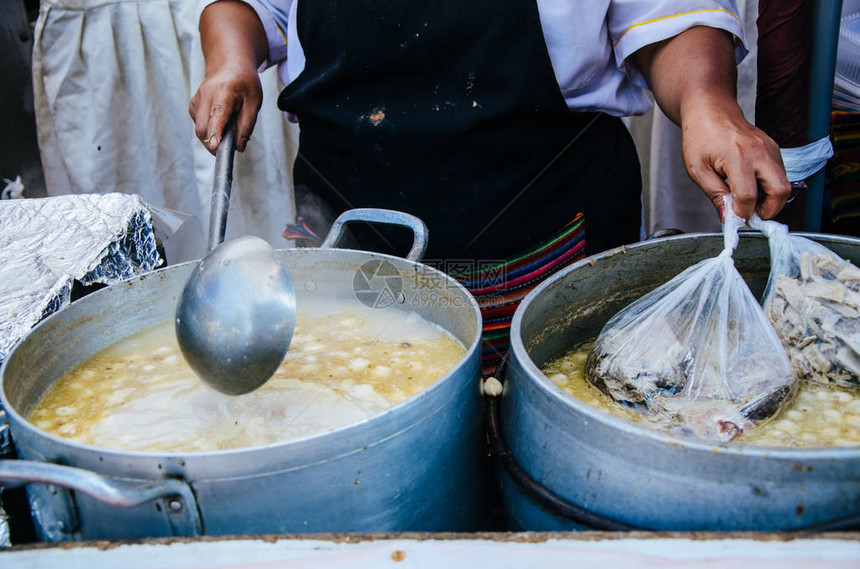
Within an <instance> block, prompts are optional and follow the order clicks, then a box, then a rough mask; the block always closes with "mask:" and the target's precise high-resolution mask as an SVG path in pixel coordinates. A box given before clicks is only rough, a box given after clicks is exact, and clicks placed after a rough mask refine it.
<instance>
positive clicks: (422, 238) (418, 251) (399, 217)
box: [320, 207, 429, 261]
mask: <svg viewBox="0 0 860 569" xmlns="http://www.w3.org/2000/svg"><path fill="white" fill-rule="evenodd" d="M359 221H363V222H366V223H383V224H387V225H399V226H402V227H405V228H407V229H411V230H412V236H413V241H412V248H411V249H410V250H409V253H407V254H406V260H408V261H419V260H421V258H422V257H423V256H424V251H426V250H427V237H428V234H429V232H428V231H427V226H426V225H425V224H424V222H423V221H421V219H419V218H417V217H415V216H414V215H411V214H408V213H404V212H402V211H395V210H392V209H378V208H372V207H368V208H356V209H350V210H347V211H345V212H343V213H342V214H340V215H339V216H338V218H337V219H335V220H334V223H333V224H332V226H331V229H330V230H329V232H328V235H326V238H325V241H323V242H322V245H320V247H321V248H331V247H334V246H335V244H336V243H337V242H338V240H339V239H340V237H341V235H343V230H344V226H345V225H346V224H348V223H355V222H359Z"/></svg>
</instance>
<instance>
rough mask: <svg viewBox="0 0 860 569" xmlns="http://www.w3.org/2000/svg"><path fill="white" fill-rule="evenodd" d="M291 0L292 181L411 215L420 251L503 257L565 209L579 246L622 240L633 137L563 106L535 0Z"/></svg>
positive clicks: (544, 233)
mask: <svg viewBox="0 0 860 569" xmlns="http://www.w3.org/2000/svg"><path fill="white" fill-rule="evenodd" d="M298 1H299V4H298V6H297V18H296V19H297V21H296V26H297V33H298V37H299V41H300V42H301V45H302V48H303V50H304V53H305V56H306V60H307V62H306V65H305V69H304V70H303V71H302V72H301V73H300V74H299V76H298V77H296V79H295V80H294V81H292V82H291V83H290V85H289V86H287V88H286V89H284V91H283V92H282V93H281V95H280V98H279V100H278V106H279V107H280V108H281V109H283V110H285V111H289V112H292V113H294V114H295V115H297V116H298V117H299V125H300V141H299V155H298V157H297V158H296V162H295V170H294V183H295V185H296V187H297V192H301V193H304V192H310V193H311V194H312V195H314V196H319V197H321V198H322V199H323V200H324V201H325V202H327V203H328V204H329V205H330V206H331V207H332V208H333V209H334V210H335V213H338V212H341V211H344V210H346V209H350V208H354V207H382V208H389V209H396V210H400V211H406V212H409V213H412V214H414V215H416V216H418V217H420V218H421V219H423V220H424V222H425V223H426V224H427V226H428V228H429V230H430V239H429V248H428V251H427V254H426V255H425V258H427V259H483V260H491V259H505V258H507V257H510V256H512V255H514V254H516V253H517V252H519V251H522V250H524V249H527V248H528V247H529V246H530V245H533V244H534V243H536V242H539V241H541V240H543V239H546V238H547V237H549V236H551V235H553V234H554V233H556V232H557V231H559V230H560V229H561V228H562V227H563V226H564V225H565V224H567V223H568V222H570V221H571V220H572V219H573V218H574V216H575V215H576V214H577V213H578V212H583V213H584V215H585V226H586V250H587V251H588V253H589V254H591V253H595V252H598V251H601V250H604V249H607V248H609V247H614V246H617V245H620V244H623V243H631V242H634V241H637V240H638V237H639V224H640V211H641V205H640V197H639V195H640V191H641V179H640V174H639V162H638V160H637V158H636V152H635V148H634V146H633V142H632V140H631V138H630V136H629V134H628V132H627V129H626V128H625V127H624V125H623V124H622V122H621V121H620V119H617V118H613V117H609V116H607V115H604V114H601V113H584V112H583V113H580V112H571V111H570V110H569V109H568V107H567V105H566V103H565V101H564V98H563V96H562V94H561V91H560V89H559V86H558V83H557V81H556V78H555V75H554V72H553V69H552V64H551V62H550V58H549V54H548V52H547V48H546V44H545V41H544V37H543V32H542V29H541V25H540V19H539V15H538V10H537V4H536V2H535V0H492V1H488V0H470V1H468V2H454V1H449V2H426V1H423V2H419V1H416V0H372V1H371V0H368V1H363V2H356V1H354V0H350V1H342V0H298ZM306 219H313V217H312V216H310V217H309V216H307V215H306ZM314 229H315V230H316V231H318V232H319V231H323V232H324V231H325V228H320V227H315V228H314ZM375 235H376V233H375V232H366V233H365V234H363V235H362V236H360V237H357V240H358V242H359V244H360V245H362V246H363V247H364V246H366V248H369V249H375V250H379V249H382V248H384V247H383V244H382V243H381V242H379V243H368V241H374V240H376V237H375ZM392 238H393V237H392ZM382 241H386V242H390V239H388V238H384V239H382ZM393 252H397V251H393ZM404 252H405V250H401V251H399V253H400V254H402V253H404Z"/></svg>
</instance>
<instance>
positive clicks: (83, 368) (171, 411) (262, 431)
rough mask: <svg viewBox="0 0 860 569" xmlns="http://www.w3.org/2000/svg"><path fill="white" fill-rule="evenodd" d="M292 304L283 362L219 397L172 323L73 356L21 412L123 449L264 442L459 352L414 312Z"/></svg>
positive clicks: (353, 411)
mask: <svg viewBox="0 0 860 569" xmlns="http://www.w3.org/2000/svg"><path fill="white" fill-rule="evenodd" d="M301 308H302V310H301V312H300V313H299V314H298V315H297V319H296V327H295V332H294V334H293V339H292V342H291V344H290V349H289V351H288V352H287V356H286V358H285V360H284V362H283V363H282V364H281V366H280V368H279V369H278V371H277V372H276V373H275V375H274V376H273V377H272V378H271V379H269V380H268V381H267V382H266V383H265V384H264V385H263V386H262V387H260V388H259V389H257V390H256V391H253V392H251V393H249V394H246V395H241V396H229V395H224V394H221V393H218V392H216V391H214V390H212V389H211V388H209V387H208V386H206V385H205V384H204V383H203V382H202V381H201V380H200V379H198V377H197V376H196V375H195V374H194V372H193V371H192V370H191V368H190V367H189V366H188V365H187V364H186V362H185V359H184V358H183V356H182V353H181V352H180V349H179V345H178V343H177V341H176V336H175V333H174V324H173V321H172V320H171V321H168V322H164V323H162V324H159V325H156V326H154V327H152V328H149V329H146V330H143V331H141V332H139V333H137V334H135V335H133V336H131V337H129V338H126V339H124V340H122V341H120V342H118V343H116V344H114V345H113V346H110V347H108V348H106V349H105V350H102V351H101V352H99V353H97V354H95V355H94V356H93V357H91V358H89V359H88V360H86V361H84V362H82V363H81V364H80V365H78V366H77V367H75V368H74V369H73V370H71V371H70V372H69V373H68V374H66V375H65V376H64V377H62V378H61V379H60V380H59V381H57V382H55V384H54V385H53V386H52V387H51V388H50V389H49V390H48V392H47V393H46V394H45V395H44V396H43V397H42V399H41V401H40V402H39V404H38V405H37V406H36V408H35V409H34V411H33V412H32V413H31V414H30V417H29V420H30V422H31V423H33V424H34V425H35V426H36V427H38V428H40V429H42V430H44V431H47V432H49V433H52V434H54V435H57V436H60V437H64V438H67V439H71V440H74V441H77V442H80V443H84V444H89V445H95V446H100V447H108V448H114V449H122V450H129V451H142V452H147V451H152V452H180V451H181V452H187V451H211V450H221V449H232V448H241V447H248V446H262V445H269V444H274V443H281V442H285V441H289V440H293V439H298V438H303V437H306V436H311V435H316V434H320V433H324V432H327V431H331V430H334V429H337V428H339V427H343V426H346V425H350V424H354V423H357V422H359V421H363V420H365V419H368V418H370V417H373V416H374V415H377V414H379V413H380V412H382V411H384V410H386V409H388V408H389V407H392V406H393V405H395V404H397V403H400V402H401V401H404V400H405V399H407V398H409V397H411V396H413V395H416V394H418V393H420V392H422V391H424V390H425V389H427V388H428V387H430V386H431V385H432V384H433V383H435V382H436V381H437V380H438V379H439V378H441V377H442V376H443V375H445V374H446V373H448V372H449V371H450V370H451V369H453V368H454V367H455V366H456V365H457V363H458V362H459V361H460V360H461V359H462V358H463V356H464V355H465V353H466V350H465V349H464V348H463V346H462V345H461V344H460V343H459V342H458V341H457V340H455V339H454V338H453V337H452V336H451V335H450V334H448V333H447V332H445V331H443V330H442V329H441V328H439V327H437V326H435V325H434V324H432V323H430V322H428V321H426V320H424V319H423V318H421V317H420V316H418V315H417V314H415V313H407V312H404V311H401V310H395V309H393V308H389V309H384V310H373V309H370V308H366V307H364V306H361V305H359V304H357V303H354V302H346V301H338V302H326V303H325V304H322V303H319V304H312V303H304V304H303V305H302V307H301Z"/></svg>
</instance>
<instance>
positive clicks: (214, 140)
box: [209, 132, 219, 150]
mask: <svg viewBox="0 0 860 569" xmlns="http://www.w3.org/2000/svg"><path fill="white" fill-rule="evenodd" d="M218 142H219V139H218V137H217V136H215V133H214V132H213V133H212V136H210V137H209V148H211V149H212V150H215V149H216V148H218Z"/></svg>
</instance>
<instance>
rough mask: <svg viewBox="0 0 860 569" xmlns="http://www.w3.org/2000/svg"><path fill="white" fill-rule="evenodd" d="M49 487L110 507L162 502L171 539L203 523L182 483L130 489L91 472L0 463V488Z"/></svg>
mask: <svg viewBox="0 0 860 569" xmlns="http://www.w3.org/2000/svg"><path fill="white" fill-rule="evenodd" d="M30 483H38V484H52V485H54V486H59V487H61V488H68V489H70V490H75V491H78V492H82V493H84V494H86V495H87V496H91V497H92V498H95V499H96V500H98V501H99V502H103V503H105V504H108V505H110V506H116V507H120V508H130V507H133V506H140V505H141V504H145V503H146V502H150V501H152V500H164V502H165V506H166V507H165V508H163V509H164V511H165V512H167V514H168V520H169V521H170V526H171V527H172V528H173V529H174V535H201V534H202V531H203V523H202V520H201V518H200V512H199V511H198V508H197V500H196V499H195V498H194V494H193V492H192V491H191V487H190V486H189V485H188V484H187V483H186V482H184V481H182V480H179V479H175V478H166V479H164V480H160V481H157V482H152V483H144V484H138V485H131V484H127V483H124V482H119V481H116V480H111V479H109V478H106V477H104V476H101V475H99V474H96V473H95V472H92V471H89V470H85V469H82V468H75V467H72V466H63V465H60V464H51V463H46V462H39V461H33V460H13V459H5V460H0V486H6V487H7V488H13V487H15V486H20V485H21V484H30Z"/></svg>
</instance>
